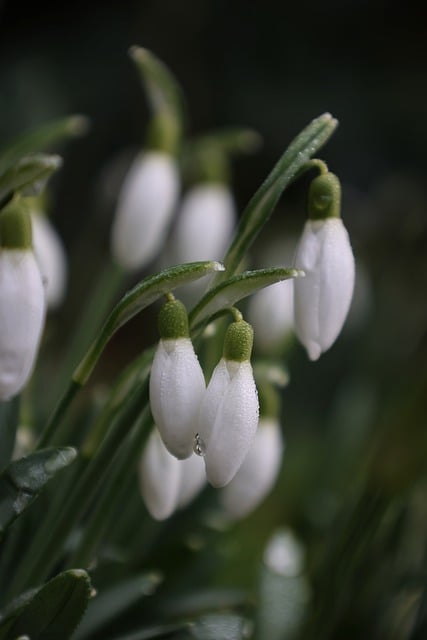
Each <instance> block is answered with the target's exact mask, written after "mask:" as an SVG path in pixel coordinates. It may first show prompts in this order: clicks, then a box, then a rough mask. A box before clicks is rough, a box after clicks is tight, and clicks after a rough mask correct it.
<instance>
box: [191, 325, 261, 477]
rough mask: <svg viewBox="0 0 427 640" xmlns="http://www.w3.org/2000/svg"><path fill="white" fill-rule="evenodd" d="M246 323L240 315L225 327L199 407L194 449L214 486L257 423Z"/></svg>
mask: <svg viewBox="0 0 427 640" xmlns="http://www.w3.org/2000/svg"><path fill="white" fill-rule="evenodd" d="M252 343H253V331H252V327H251V325H250V324H248V323H247V322H245V321H244V320H242V319H239V320H237V321H236V322H233V323H232V324H231V325H230V326H229V327H228V329H227V333H226V336H225V342H224V352H223V357H222V358H221V360H220V361H219V363H218V364H217V366H216V367H215V369H214V371H213V373H212V377H211V380H210V382H209V385H208V388H207V390H206V393H205V395H204V397H203V401H202V404H201V407H200V413H199V423H198V430H197V431H198V434H197V440H196V450H198V451H199V452H200V453H203V454H204V460H205V465H206V475H207V478H208V480H209V482H210V483H211V485H212V486H214V487H223V486H224V485H226V484H227V483H228V482H230V480H231V479H232V478H233V476H234V475H235V474H236V473H237V470H238V469H239V467H240V466H241V464H242V463H243V460H244V459H245V457H246V454H247V453H248V450H249V448H250V446H251V444H252V441H253V439H254V437H255V433H256V428H257V424H258V413H259V406H258V394H257V389H256V386H255V381H254V377H253V372H252V366H251V363H250V361H249V358H250V355H251V351H252Z"/></svg>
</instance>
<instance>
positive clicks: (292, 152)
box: [214, 113, 338, 284]
mask: <svg viewBox="0 0 427 640" xmlns="http://www.w3.org/2000/svg"><path fill="white" fill-rule="evenodd" d="M337 124H338V122H337V120H335V118H333V117H332V116H331V114H329V113H324V114H323V115H321V116H319V117H318V118H316V119H315V120H313V121H312V122H311V123H310V124H309V125H308V126H307V127H306V128H305V129H303V131H302V132H301V133H300V134H299V135H298V136H297V137H296V138H295V139H294V140H293V142H291V144H290V145H289V147H288V148H287V149H286V151H285V153H284V154H283V155H282V156H281V158H280V159H279V161H278V162H277V164H276V165H275V167H274V168H273V170H272V171H271V173H270V174H269V176H268V177H267V179H266V180H265V182H264V183H263V184H262V185H261V187H260V188H259V189H258V191H257V192H256V193H255V195H254V196H253V197H252V199H251V200H250V202H249V204H248V205H247V207H246V209H245V211H244V213H243V216H242V218H241V220H240V223H239V225H238V228H237V230H236V234H235V237H234V240H233V242H232V244H231V246H230V248H229V250H228V252H227V254H226V256H225V258H224V261H223V262H224V265H225V272H224V273H223V274H218V275H217V277H216V279H215V282H214V284H217V283H218V282H219V281H221V280H225V279H226V278H228V277H230V276H231V275H232V274H233V273H235V271H236V269H237V267H238V266H239V264H240V262H241V260H242V258H243V256H244V255H245V253H246V252H247V250H248V249H249V247H250V246H251V244H252V243H253V241H254V240H255V238H256V236H257V235H258V233H259V232H260V231H261V229H262V227H263V226H264V225H265V223H266V222H267V220H268V219H269V217H270V215H271V213H272V211H273V209H274V207H275V206H276V204H277V201H278V200H279V198H280V196H281V194H282V193H283V191H284V190H285V189H286V187H287V186H289V184H290V183H291V182H292V180H294V179H295V178H296V177H297V176H298V175H300V174H301V172H302V170H303V168H304V165H305V164H306V163H307V162H308V160H309V159H310V158H311V157H312V156H313V155H314V154H315V153H316V152H317V151H318V150H319V149H320V148H321V147H322V146H323V145H324V144H325V142H326V141H327V140H328V138H329V137H330V136H331V135H332V133H333V132H334V130H335V128H336V126H337Z"/></svg>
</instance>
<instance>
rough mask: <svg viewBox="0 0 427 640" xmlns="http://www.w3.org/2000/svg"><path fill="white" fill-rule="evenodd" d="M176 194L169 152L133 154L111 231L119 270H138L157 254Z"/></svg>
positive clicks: (176, 180) (174, 168)
mask: <svg viewBox="0 0 427 640" xmlns="http://www.w3.org/2000/svg"><path fill="white" fill-rule="evenodd" d="M178 193H179V175H178V167H177V162H176V160H175V158H174V157H173V156H172V155H170V154H169V153H165V152H164V151H147V152H145V153H142V154H140V155H138V156H137V158H136V159H135V160H134V162H133V164H132V165H131V168H130V170H129V172H128V174H127V176H126V178H125V181H124V183H123V186H122V188H121V191H120V194H119V199H118V204H117V210H116V214H115V219H114V222H113V226H112V231H111V248H112V253H113V257H114V259H115V260H116V262H117V263H118V264H119V265H120V266H121V267H123V269H126V270H133V269H140V268H142V267H144V266H145V265H146V264H147V263H148V262H150V260H152V259H153V258H154V257H155V255H156V254H157V253H158V251H159V249H160V247H161V245H162V243H163V242H164V240H165V237H166V234H167V231H168V228H169V223H170V221H171V218H172V214H173V211H174V207H175V204H176V201H177V198H178Z"/></svg>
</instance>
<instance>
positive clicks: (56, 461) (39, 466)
mask: <svg viewBox="0 0 427 640" xmlns="http://www.w3.org/2000/svg"><path fill="white" fill-rule="evenodd" d="M76 455H77V452H76V450H75V449H72V448H71V447H61V448H57V449H55V448H50V449H42V450H40V451H36V452H35V453H32V454H31V455H29V456H26V457H25V458H21V459H20V460H16V461H14V462H11V463H10V464H9V465H8V466H7V467H6V469H4V471H3V472H2V473H1V474H0V535H1V534H2V533H3V532H4V530H5V529H6V527H8V526H9V525H10V524H11V522H13V521H14V520H15V518H17V517H18V516H19V515H20V514H21V513H22V512H23V511H24V510H25V509H26V508H27V507H28V506H29V505H30V504H31V503H32V502H34V500H35V499H36V498H37V497H38V495H39V494H40V492H41V491H42V489H43V487H44V486H45V485H46V483H47V482H49V480H51V479H52V478H53V477H54V476H55V475H56V474H57V473H58V471H60V470H61V469H63V468H64V467H66V466H68V465H69V464H70V463H71V462H72V461H73V460H74V458H75V457H76Z"/></svg>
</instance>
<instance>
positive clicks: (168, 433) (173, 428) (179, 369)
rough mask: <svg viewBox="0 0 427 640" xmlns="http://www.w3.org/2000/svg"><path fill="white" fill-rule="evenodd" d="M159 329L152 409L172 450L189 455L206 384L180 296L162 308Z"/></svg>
mask: <svg viewBox="0 0 427 640" xmlns="http://www.w3.org/2000/svg"><path fill="white" fill-rule="evenodd" d="M159 332H160V336H161V339H160V341H159V344H158V346H157V349H156V353H155V355H154V359H153V364H152V367H151V376H150V403H151V411H152V413H153V416H154V420H155V422H156V424H157V427H158V429H159V431H160V435H161V437H162V439H163V442H164V443H165V445H166V447H167V448H168V450H169V451H170V453H172V454H173V455H174V456H176V457H177V458H181V459H182V458H188V457H189V456H190V455H191V454H192V450H193V441H194V434H195V433H196V431H197V427H196V422H197V416H198V411H199V406H200V402H201V400H202V397H203V394H204V392H205V388H206V386H205V378H204V375H203V371H202V368H201V366H200V364H199V361H198V359H197V356H196V354H195V353H194V349H193V345H192V342H191V340H190V337H189V330H188V316H187V311H186V309H185V307H184V305H183V304H182V303H181V302H179V301H178V300H175V299H172V300H170V301H169V302H167V303H166V304H165V305H164V306H163V308H162V309H161V311H160V314H159Z"/></svg>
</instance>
